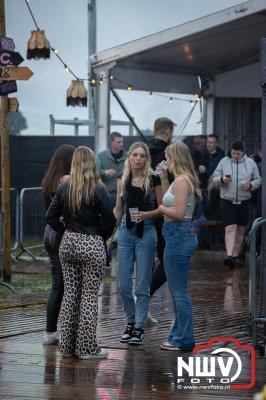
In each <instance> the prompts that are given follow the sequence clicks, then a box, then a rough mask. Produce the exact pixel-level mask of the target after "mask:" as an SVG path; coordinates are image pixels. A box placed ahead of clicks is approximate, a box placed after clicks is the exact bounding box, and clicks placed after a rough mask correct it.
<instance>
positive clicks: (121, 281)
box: [117, 219, 156, 329]
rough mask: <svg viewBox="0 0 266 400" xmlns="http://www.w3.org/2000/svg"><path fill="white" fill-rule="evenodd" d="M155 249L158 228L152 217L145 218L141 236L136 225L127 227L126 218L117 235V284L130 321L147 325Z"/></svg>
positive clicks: (138, 324) (143, 325)
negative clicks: (134, 281) (134, 285)
mask: <svg viewBox="0 0 266 400" xmlns="http://www.w3.org/2000/svg"><path fill="white" fill-rule="evenodd" d="M155 252H156V230H155V227H154V224H153V221H151V220H145V221H144V229H143V236H142V238H138V237H137V236H136V227H135V226H134V227H133V228H131V229H127V228H126V222H125V220H124V219H123V220H122V222H121V225H120V228H119V234H118V258H117V261H118V286H119V292H120V295H121V298H122V302H123V305H124V310H125V313H126V316H127V322H129V323H135V324H136V327H137V328H142V329H143V328H144V327H145V323H146V318H147V314H148V309H149V300H150V283H151V276H152V268H153V260H154V256H155ZM135 261H136V287H135V295H136V297H137V300H136V304H135V301H134V296H133V293H132V288H133V283H132V277H133V273H134V262H135Z"/></svg>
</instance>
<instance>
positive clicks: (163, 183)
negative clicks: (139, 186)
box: [161, 178, 169, 185]
mask: <svg viewBox="0 0 266 400" xmlns="http://www.w3.org/2000/svg"><path fill="white" fill-rule="evenodd" d="M166 183H169V182H168V179H166V178H161V184H162V185H165V184H166Z"/></svg>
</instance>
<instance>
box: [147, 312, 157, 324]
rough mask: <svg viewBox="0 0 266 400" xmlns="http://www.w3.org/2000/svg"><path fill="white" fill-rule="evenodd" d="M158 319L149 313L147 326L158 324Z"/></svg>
mask: <svg viewBox="0 0 266 400" xmlns="http://www.w3.org/2000/svg"><path fill="white" fill-rule="evenodd" d="M157 324H158V321H157V319H155V318H153V317H152V316H151V314H150V313H148V315H147V320H146V326H151V325H157Z"/></svg>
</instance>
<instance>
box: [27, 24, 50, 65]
mask: <svg viewBox="0 0 266 400" xmlns="http://www.w3.org/2000/svg"><path fill="white" fill-rule="evenodd" d="M40 58H43V59H47V58H50V43H49V41H48V39H47V38H46V36H45V33H44V31H43V30H37V31H31V37H30V40H29V41H28V50H27V59H28V60H31V59H34V60H39V59H40Z"/></svg>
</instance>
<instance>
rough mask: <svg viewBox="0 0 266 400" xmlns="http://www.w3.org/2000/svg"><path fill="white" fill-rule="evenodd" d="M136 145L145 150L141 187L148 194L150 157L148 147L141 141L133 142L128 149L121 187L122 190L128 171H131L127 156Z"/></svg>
mask: <svg viewBox="0 0 266 400" xmlns="http://www.w3.org/2000/svg"><path fill="white" fill-rule="evenodd" d="M138 147H141V148H142V149H143V150H144V151H145V155H146V163H145V166H144V169H143V175H144V182H143V187H144V190H145V193H146V194H148V193H149V191H150V176H151V174H153V171H152V169H151V158H150V153H149V149H148V147H147V146H146V144H144V143H142V142H135V143H133V144H132V145H131V146H130V148H129V150H128V158H127V160H126V162H125V165H124V170H123V175H122V178H121V181H122V185H121V189H122V192H123V191H124V189H125V185H126V182H127V180H128V179H129V176H130V173H131V172H132V171H131V166H130V162H129V157H130V155H131V154H132V153H133V151H134V150H135V149H137V148H138Z"/></svg>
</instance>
